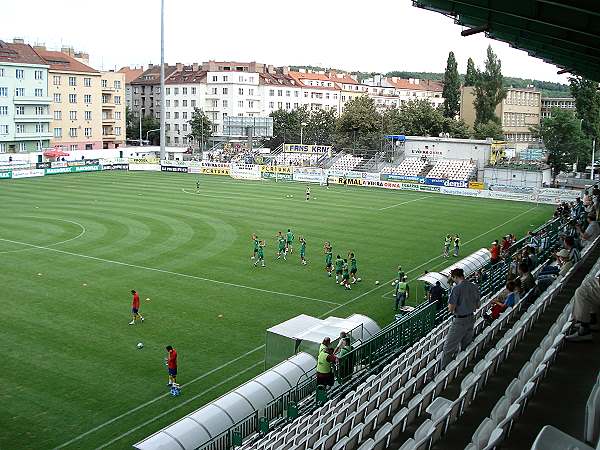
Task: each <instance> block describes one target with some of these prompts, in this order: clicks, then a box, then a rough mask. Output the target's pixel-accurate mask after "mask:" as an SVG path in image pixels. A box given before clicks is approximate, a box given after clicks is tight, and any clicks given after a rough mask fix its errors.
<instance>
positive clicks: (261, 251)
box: [254, 241, 265, 267]
mask: <svg viewBox="0 0 600 450" xmlns="http://www.w3.org/2000/svg"><path fill="white" fill-rule="evenodd" d="M259 262H260V263H262V266H263V267H265V241H260V242H259V243H258V250H257V251H256V261H254V267H256V266H257V265H258V263H259Z"/></svg>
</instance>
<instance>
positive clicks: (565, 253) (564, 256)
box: [556, 248, 573, 275]
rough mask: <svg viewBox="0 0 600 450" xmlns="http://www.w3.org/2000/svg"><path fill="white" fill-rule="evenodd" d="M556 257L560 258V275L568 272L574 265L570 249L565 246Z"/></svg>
mask: <svg viewBox="0 0 600 450" xmlns="http://www.w3.org/2000/svg"><path fill="white" fill-rule="evenodd" d="M556 259H557V260H558V266H559V267H560V270H559V271H558V274H559V275H564V274H566V273H567V272H568V271H569V269H570V268H571V267H573V263H572V262H571V260H570V259H569V250H567V249H566V248H563V249H562V250H561V251H559V252H557V253H556Z"/></svg>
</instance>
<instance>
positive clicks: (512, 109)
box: [460, 87, 542, 146]
mask: <svg viewBox="0 0 600 450" xmlns="http://www.w3.org/2000/svg"><path fill="white" fill-rule="evenodd" d="M474 100H475V89H474V88H473V87H463V88H462V89H461V102H460V117H461V118H462V119H463V120H464V121H465V122H466V123H467V125H469V126H471V127H472V126H473V124H474V123H475V107H474V105H473V101H474ZM541 100H542V98H541V93H540V92H539V91H536V90H535V89H529V88H524V89H519V88H508V90H507V94H506V98H505V99H504V100H502V102H500V104H498V106H496V111H495V112H496V116H497V117H498V118H499V119H500V121H501V123H502V132H503V133H504V138H505V139H506V140H507V141H508V142H511V143H514V144H522V145H523V146H526V145H527V144H537V143H539V139H538V138H537V137H536V136H535V134H534V133H533V132H532V131H531V128H532V127H535V126H539V125H540V118H541V104H542V101H541Z"/></svg>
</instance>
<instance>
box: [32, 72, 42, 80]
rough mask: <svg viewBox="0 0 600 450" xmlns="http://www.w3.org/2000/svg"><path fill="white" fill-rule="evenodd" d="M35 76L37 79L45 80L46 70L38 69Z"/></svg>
mask: <svg viewBox="0 0 600 450" xmlns="http://www.w3.org/2000/svg"><path fill="white" fill-rule="evenodd" d="M34 78H35V79H36V80H43V79H44V72H43V71H42V70H36V71H35V73H34Z"/></svg>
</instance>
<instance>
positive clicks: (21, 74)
mask: <svg viewBox="0 0 600 450" xmlns="http://www.w3.org/2000/svg"><path fill="white" fill-rule="evenodd" d="M15 76H16V77H17V79H18V80H22V79H23V77H24V76H25V72H24V71H23V69H16V71H15Z"/></svg>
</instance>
